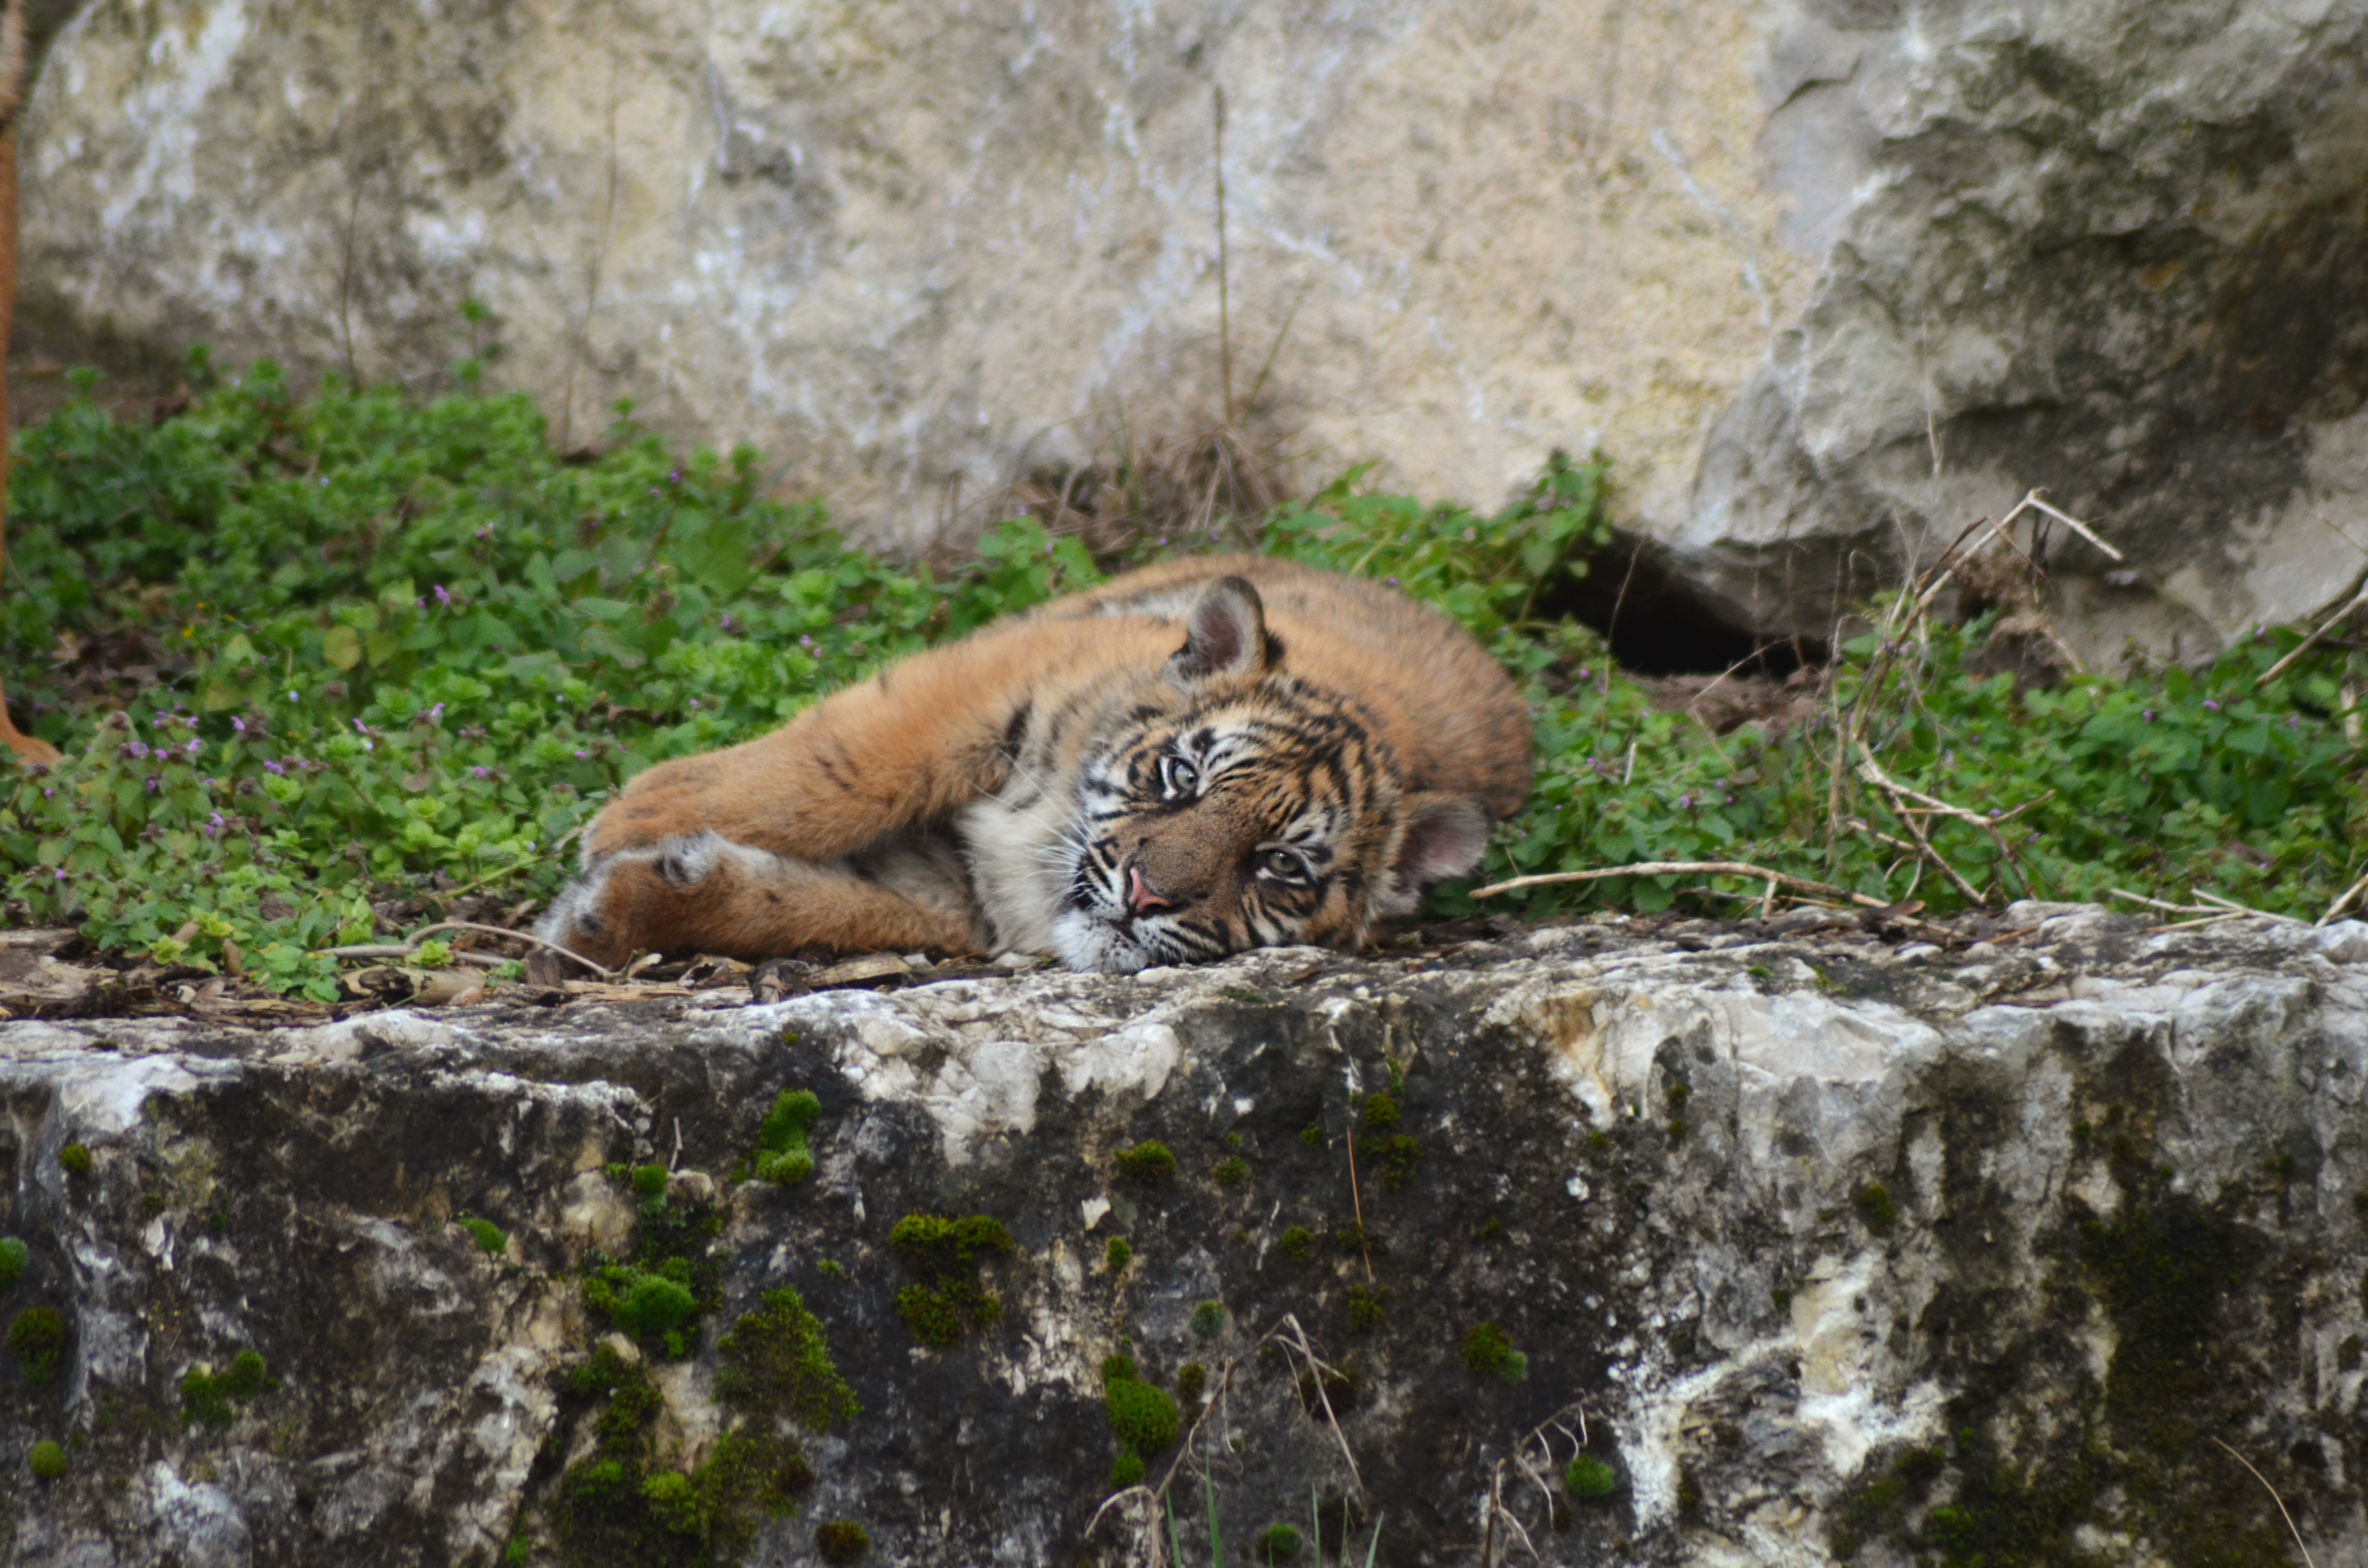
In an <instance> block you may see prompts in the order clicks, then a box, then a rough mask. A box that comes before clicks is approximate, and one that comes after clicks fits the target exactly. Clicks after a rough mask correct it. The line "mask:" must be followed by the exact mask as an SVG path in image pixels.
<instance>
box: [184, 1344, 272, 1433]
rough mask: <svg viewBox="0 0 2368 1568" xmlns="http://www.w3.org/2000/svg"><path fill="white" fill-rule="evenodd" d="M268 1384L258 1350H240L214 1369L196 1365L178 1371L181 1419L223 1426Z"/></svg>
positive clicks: (267, 1377)
mask: <svg viewBox="0 0 2368 1568" xmlns="http://www.w3.org/2000/svg"><path fill="white" fill-rule="evenodd" d="M270 1386H272V1384H271V1374H270V1369H268V1367H266V1366H265V1365H264V1360H263V1357H262V1355H261V1353H260V1352H258V1351H254V1350H242V1351H240V1352H239V1353H238V1354H237V1355H235V1356H233V1357H232V1358H231V1362H230V1366H229V1367H228V1368H226V1369H223V1370H222V1371H220V1372H217V1371H215V1370H214V1369H212V1368H211V1367H207V1366H196V1367H192V1368H190V1369H188V1371H186V1372H184V1373H182V1374H181V1419H182V1420H183V1421H187V1422H193V1423H196V1424H197V1425H199V1426H212V1427H217V1428H219V1427H223V1426H229V1425H230V1424H231V1421H232V1419H233V1417H234V1416H235V1415H236V1414H237V1412H236V1410H235V1409H234V1408H233V1407H234V1405H238V1404H245V1403H247V1402H248V1401H249V1400H252V1399H254V1398H255V1397H256V1396H257V1395H258V1394H261V1393H262V1392H264V1391H265V1390H266V1389H267V1388H268V1387H270Z"/></svg>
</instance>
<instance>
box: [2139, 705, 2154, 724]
mask: <svg viewBox="0 0 2368 1568" xmlns="http://www.w3.org/2000/svg"><path fill="white" fill-rule="evenodd" d="M2138 717H2139V718H2140V719H2143V720H2144V721H2146V722H2147V723H2149V724H2151V723H2153V722H2154V710H2153V709H2151V708H2149V709H2147V710H2146V711H2144V712H2142V713H2140V714H2139V715H2138Z"/></svg>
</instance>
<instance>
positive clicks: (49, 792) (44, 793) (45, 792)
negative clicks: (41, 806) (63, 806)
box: [41, 784, 57, 801]
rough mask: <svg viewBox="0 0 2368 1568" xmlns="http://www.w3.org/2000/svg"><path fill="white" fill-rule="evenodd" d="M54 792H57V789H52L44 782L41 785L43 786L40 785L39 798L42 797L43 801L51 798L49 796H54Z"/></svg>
mask: <svg viewBox="0 0 2368 1568" xmlns="http://www.w3.org/2000/svg"><path fill="white" fill-rule="evenodd" d="M56 794H57V791H56V790H53V789H51V788H50V787H49V786H48V785H46V784H45V785H43V786H42V787H41V799H43V800H44V801H46V800H49V799H51V797H53V796H55V795H56Z"/></svg>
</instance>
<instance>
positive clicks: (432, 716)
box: [427, 702, 444, 724]
mask: <svg viewBox="0 0 2368 1568" xmlns="http://www.w3.org/2000/svg"><path fill="white" fill-rule="evenodd" d="M427 722H429V723H431V724H440V723H442V722H444V705H443V704H442V703H440V702H439V703H438V704H437V705H436V706H435V707H433V708H430V709H429V710H427Z"/></svg>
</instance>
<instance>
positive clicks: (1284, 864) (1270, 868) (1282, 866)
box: [1258, 849, 1307, 882]
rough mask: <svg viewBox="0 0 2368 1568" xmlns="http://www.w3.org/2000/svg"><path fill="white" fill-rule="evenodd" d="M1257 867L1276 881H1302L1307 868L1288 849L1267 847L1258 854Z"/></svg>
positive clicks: (1305, 875) (1305, 876)
mask: <svg viewBox="0 0 2368 1568" xmlns="http://www.w3.org/2000/svg"><path fill="white" fill-rule="evenodd" d="M1258 869H1259V870H1261V871H1264V872H1265V873H1266V874H1267V875H1268V876H1269V877H1272V878H1274V879H1275V880H1276V881H1285V882H1297V881H1305V880H1306V878H1307V868H1306V866H1305V865H1304V863H1303V862H1302V861H1301V860H1300V858H1299V857H1298V856H1296V855H1294V854H1292V852H1291V851H1290V850H1288V849H1269V850H1266V851H1264V852H1262V853H1261V854H1260V855H1259V856H1258Z"/></svg>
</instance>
